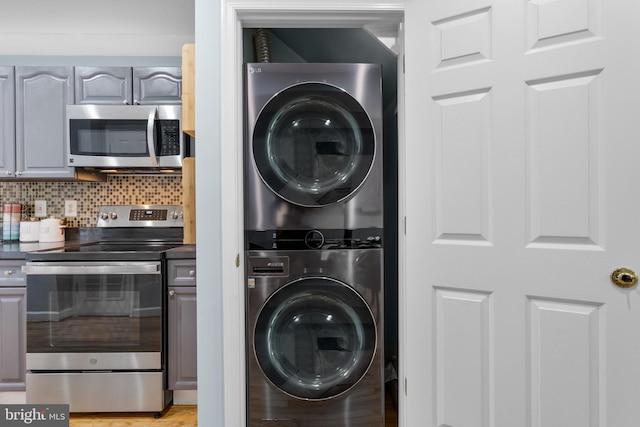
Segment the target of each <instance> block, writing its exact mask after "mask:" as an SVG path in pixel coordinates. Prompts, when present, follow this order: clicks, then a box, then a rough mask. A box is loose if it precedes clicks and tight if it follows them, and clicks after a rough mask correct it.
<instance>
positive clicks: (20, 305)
mask: <svg viewBox="0 0 640 427" xmlns="http://www.w3.org/2000/svg"><path fill="white" fill-rule="evenodd" d="M26 337H27V335H26V290H25V288H23V287H22V288H0V391H23V390H24V389H25V372H26V371H25V366H26V365H25V363H26V353H27V344H26Z"/></svg>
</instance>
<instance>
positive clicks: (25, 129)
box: [15, 66, 75, 178]
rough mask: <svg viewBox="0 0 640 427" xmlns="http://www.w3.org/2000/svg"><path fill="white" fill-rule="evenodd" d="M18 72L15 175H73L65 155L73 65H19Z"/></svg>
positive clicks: (22, 176)
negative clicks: (67, 111) (67, 108)
mask: <svg viewBox="0 0 640 427" xmlns="http://www.w3.org/2000/svg"><path fill="white" fill-rule="evenodd" d="M15 74H16V172H15V174H16V177H18V178H73V177H74V172H75V170H74V168H72V167H68V166H67V162H66V155H65V152H66V150H65V143H66V139H67V130H66V129H67V127H66V117H67V114H66V107H67V104H73V99H74V98H73V67H70V66H69V67H66V66H52V67H36V66H20V67H16V68H15Z"/></svg>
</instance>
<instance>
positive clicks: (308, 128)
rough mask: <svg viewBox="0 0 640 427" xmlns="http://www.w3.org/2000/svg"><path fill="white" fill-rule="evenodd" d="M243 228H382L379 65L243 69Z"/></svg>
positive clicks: (286, 65) (249, 66) (264, 65)
mask: <svg viewBox="0 0 640 427" xmlns="http://www.w3.org/2000/svg"><path fill="white" fill-rule="evenodd" d="M245 96H246V98H245V100H246V103H245V106H246V112H245V113H246V114H245V119H246V128H245V146H244V149H245V156H244V157H245V202H246V205H245V208H246V209H245V211H246V217H245V229H246V230H277V229H282V228H287V229H308V228H320V229H347V230H351V229H357V228H382V226H383V225H382V209H383V205H382V80H381V66H380V65H378V64H318V63H252V64H246V67H245Z"/></svg>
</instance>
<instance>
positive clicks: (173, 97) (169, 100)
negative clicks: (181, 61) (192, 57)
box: [133, 67, 182, 105]
mask: <svg viewBox="0 0 640 427" xmlns="http://www.w3.org/2000/svg"><path fill="white" fill-rule="evenodd" d="M133 100H134V104H141V105H155V104H177V105H180V104H182V70H181V68H180V67H134V68H133Z"/></svg>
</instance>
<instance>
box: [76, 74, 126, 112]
mask: <svg viewBox="0 0 640 427" xmlns="http://www.w3.org/2000/svg"><path fill="white" fill-rule="evenodd" d="M132 78H133V73H132V70H131V67H85V66H77V67H75V103H76V104H116V105H126V104H131V103H132V100H133V84H132Z"/></svg>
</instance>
